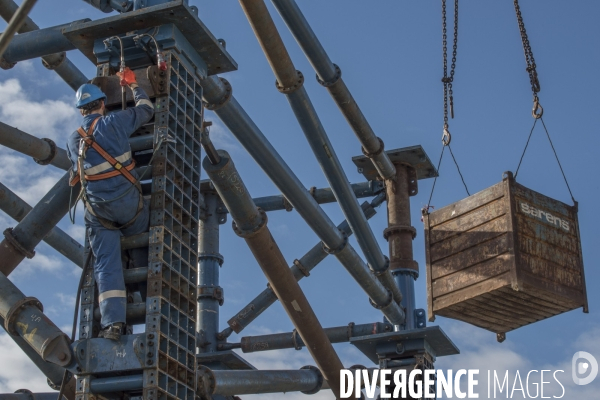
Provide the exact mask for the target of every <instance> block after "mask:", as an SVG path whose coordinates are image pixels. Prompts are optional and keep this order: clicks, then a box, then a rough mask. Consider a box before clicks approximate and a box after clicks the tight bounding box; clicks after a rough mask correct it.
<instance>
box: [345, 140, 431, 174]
mask: <svg viewBox="0 0 600 400" xmlns="http://www.w3.org/2000/svg"><path fill="white" fill-rule="evenodd" d="M386 154H387V155H388V156H389V158H390V161H392V163H394V164H396V163H404V164H409V165H411V166H412V167H413V168H414V169H415V170H416V171H417V179H427V178H435V177H436V176H438V173H437V171H436V169H435V166H434V165H433V163H432V162H431V160H430V159H429V156H428V155H427V153H425V150H424V149H423V147H421V146H420V145H417V146H410V147H401V148H399V149H394V150H388V151H386ZM352 162H353V163H354V164H355V165H356V166H357V167H358V173H360V174H363V175H364V177H365V178H367V180H369V181H373V180H377V179H378V178H379V173H378V172H377V170H376V169H375V167H374V166H373V162H372V161H371V159H369V158H368V157H366V156H356V157H352Z"/></svg>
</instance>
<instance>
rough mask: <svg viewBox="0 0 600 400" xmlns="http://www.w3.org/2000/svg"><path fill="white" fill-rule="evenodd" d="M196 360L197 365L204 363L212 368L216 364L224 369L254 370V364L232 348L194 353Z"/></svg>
mask: <svg viewBox="0 0 600 400" xmlns="http://www.w3.org/2000/svg"><path fill="white" fill-rule="evenodd" d="M196 362H197V364H198V365H206V366H209V367H211V368H214V365H215V364H216V365H218V366H220V367H221V368H224V369H231V370H256V368H255V367H254V365H252V364H250V363H249V362H248V361H246V360H244V359H243V358H242V357H240V356H239V355H238V354H237V353H236V352H234V351H232V350H227V351H218V352H214V353H200V354H196Z"/></svg>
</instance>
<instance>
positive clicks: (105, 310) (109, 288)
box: [85, 212, 127, 328]
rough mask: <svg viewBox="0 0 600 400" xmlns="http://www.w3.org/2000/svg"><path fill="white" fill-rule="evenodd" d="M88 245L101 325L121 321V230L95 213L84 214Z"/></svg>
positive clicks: (123, 309)
mask: <svg viewBox="0 0 600 400" xmlns="http://www.w3.org/2000/svg"><path fill="white" fill-rule="evenodd" d="M85 220H86V226H87V228H88V235H89V238H90V245H91V247H92V251H93V253H94V256H95V257H96V262H95V263H94V277H95V278H96V284H97V285H98V301H99V303H100V313H101V315H102V319H101V321H100V324H101V326H102V328H105V327H107V326H109V325H112V324H115V323H125V307H126V303H127V299H126V291H125V281H124V279H123V268H122V265H121V243H120V240H121V232H120V231H118V230H110V229H106V228H105V227H104V226H102V224H100V222H98V220H97V219H96V217H94V216H92V215H90V214H89V213H88V212H86V214H85Z"/></svg>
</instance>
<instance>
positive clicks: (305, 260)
mask: <svg viewBox="0 0 600 400" xmlns="http://www.w3.org/2000/svg"><path fill="white" fill-rule="evenodd" d="M384 200H385V195H383V194H381V195H379V196H377V197H376V198H375V199H373V201H372V202H371V203H368V202H366V201H365V202H364V203H363V204H362V209H363V212H364V213H365V216H366V217H367V218H368V219H370V218H372V217H373V216H374V215H375V214H376V213H377V211H376V210H375V207H377V206H379V205H380V204H381V203H382V202H383V201H384ZM338 229H339V230H340V231H342V232H345V233H346V234H347V235H348V236H350V235H352V230H351V229H350V226H349V225H348V221H344V222H342V223H341V224H339V225H338ZM328 255H329V254H328V253H327V252H326V251H325V250H324V249H323V243H322V242H319V243H317V244H316V245H315V246H314V247H313V248H312V249H310V250H309V251H308V252H307V253H306V254H305V255H304V256H302V257H301V258H300V259H299V260H294V263H293V265H292V266H291V267H290V270H291V271H292V273H293V274H294V277H295V278H296V280H297V281H300V280H301V279H302V278H304V277H308V276H309V275H310V271H312V270H313V269H314V268H315V267H316V266H317V265H319V263H320V262H321V261H323V260H324V259H325V258H326V257H327V256H328ZM276 301H277V296H276V295H275V292H273V289H272V288H271V287H270V286H267V288H266V289H265V290H263V291H262V292H261V293H260V294H259V295H258V296H256V297H255V298H254V300H252V301H250V303H248V305H247V306H245V307H244V308H242V309H241V310H240V311H239V312H238V313H237V314H235V315H234V316H233V317H232V318H231V319H230V320H229V321H227V324H228V325H229V328H227V329H224V330H223V331H222V332H221V333H220V334H219V339H221V340H224V339H226V338H228V337H229V336H230V335H231V333H232V332H235V333H240V332H241V331H242V330H244V328H246V327H247V326H248V325H250V323H251V322H252V321H254V320H255V319H256V318H258V317H259V316H260V315H261V314H262V313H263V312H265V311H266V310H267V309H268V308H269V307H270V306H271V305H273V304H275V302H276Z"/></svg>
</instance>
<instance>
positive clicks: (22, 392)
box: [15, 389, 35, 400]
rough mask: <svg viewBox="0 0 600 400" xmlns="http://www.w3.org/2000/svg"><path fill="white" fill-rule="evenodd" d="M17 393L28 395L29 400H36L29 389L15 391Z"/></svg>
mask: <svg viewBox="0 0 600 400" xmlns="http://www.w3.org/2000/svg"><path fill="white" fill-rule="evenodd" d="M15 393H19V394H25V395H27V400H35V396H34V395H33V393H32V392H31V390H29V389H18V390H15Z"/></svg>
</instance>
